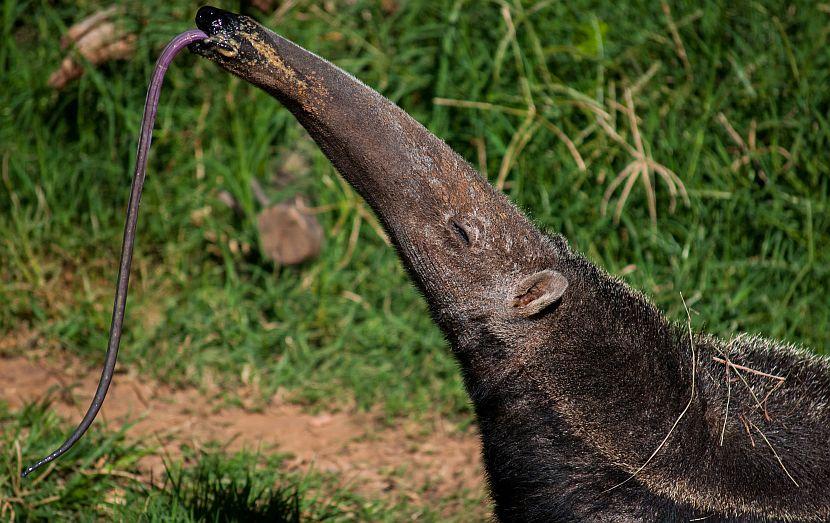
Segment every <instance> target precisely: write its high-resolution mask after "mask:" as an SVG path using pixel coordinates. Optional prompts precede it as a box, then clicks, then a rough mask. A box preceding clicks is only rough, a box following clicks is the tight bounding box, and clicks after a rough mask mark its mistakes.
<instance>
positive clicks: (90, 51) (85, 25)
mask: <svg viewBox="0 0 830 523" xmlns="http://www.w3.org/2000/svg"><path fill="white" fill-rule="evenodd" d="M119 14H120V8H119V7H118V6H112V7H109V8H107V9H104V10H102V11H98V12H97V13H94V14H93V15H91V16H88V17H87V18H85V19H83V20H81V21H80V22H78V23H76V24H75V25H73V26H72V27H70V28H69V29H68V30H67V32H66V35H64V36H63V38H62V39H61V48H62V49H66V48H67V47H69V46H73V45H74V47H75V49H76V51H77V52H78V53H80V55H81V56H83V57H84V58H85V59H87V60H89V61H90V62H91V63H92V64H94V65H98V64H101V63H104V62H108V61H110V60H124V59H127V58H129V57H131V56H132V55H133V53H134V52H135V41H136V36H135V35H134V34H129V33H127V32H126V30H124V29H123V27H122V25H123V24H122V23H121V21H120V20H118V19H117V17H118V15H119ZM113 18H116V19H115V20H113ZM82 74H84V68H83V65H81V64H79V63H78V62H76V61H75V59H74V58H73V57H72V55H71V54H70V55H67V56H66V58H64V59H63V61H62V62H61V65H60V67H58V69H57V70H55V71H54V72H53V73H52V74H51V75H50V76H49V85H50V86H51V87H54V88H55V89H58V90H60V89H63V88H64V87H65V86H66V84H68V83H69V82H71V81H72V80H74V79H76V78H78V77H80V76H81V75H82Z"/></svg>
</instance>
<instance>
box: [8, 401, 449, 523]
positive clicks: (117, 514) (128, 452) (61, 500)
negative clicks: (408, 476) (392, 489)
mask: <svg viewBox="0 0 830 523" xmlns="http://www.w3.org/2000/svg"><path fill="white" fill-rule="evenodd" d="M68 428H69V426H68V424H66V423H61V422H59V421H58V420H57V419H56V417H55V416H54V415H53V414H51V413H50V405H49V402H48V401H47V402H42V403H35V404H29V405H27V406H25V407H23V408H21V409H19V410H16V411H10V410H9V409H8V408H6V406H5V404H3V403H0V429H2V430H0V444H2V448H3V451H2V453H0V520H3V521H102V520H107V521H111V520H117V521H146V522H152V521H166V522H171V521H176V522H179V521H181V522H197V521H216V522H219V521H263V522H265V521H268V522H286V523H290V522H295V521H301V520H302V521H334V522H336V521H400V520H401V518H403V519H410V518H411V517H414V516H417V517H419V518H420V519H422V520H427V521H440V520H442V516H441V515H440V514H439V512H438V511H437V510H436V509H435V508H434V507H421V506H418V505H417V504H414V503H411V502H406V501H405V500H369V499H365V498H363V497H361V496H359V495H357V494H354V493H352V492H349V491H348V490H346V489H344V488H343V487H342V486H341V483H342V480H341V479H340V478H337V477H335V476H333V475H331V474H326V473H323V472H318V471H311V472H307V473H303V474H300V473H297V472H289V471H287V470H286V469H285V467H284V466H283V460H284V458H285V456H281V455H274V456H262V455H257V454H251V453H246V452H240V453H236V454H231V455H229V454H224V453H222V452H221V451H219V450H217V449H210V448H209V449H207V450H201V451H198V452H197V451H194V450H187V449H186V452H185V455H184V456H183V458H182V459H181V461H178V462H175V463H170V462H167V463H166V471H165V473H164V477H161V478H159V477H156V478H152V477H150V476H148V475H147V474H146V473H142V471H141V469H140V468H139V466H138V465H139V462H140V460H141V459H142V458H143V457H145V456H147V455H150V454H153V453H157V452H158V450H157V449H153V448H150V447H144V446H142V445H137V444H135V443H128V442H126V440H125V437H124V433H123V431H118V432H112V431H109V430H107V429H105V428H100V427H99V428H98V430H95V431H92V432H91V433H90V434H89V435H88V437H86V438H85V439H83V440H82V441H81V442H80V443H79V444H78V445H77V446H76V447H75V449H73V450H72V453H71V456H67V457H68V459H64V460H60V461H58V462H56V463H55V466H54V467H51V466H50V467H48V468H47V469H46V471H45V472H38V473H36V474H35V475H34V476H33V477H31V478H29V479H27V480H21V479H20V478H19V474H20V471H21V470H22V468H21V467H22V466H23V464H25V463H27V462H28V461H30V460H31V459H32V458H34V457H36V456H41V455H43V454H44V453H45V452H47V451H48V450H51V449H47V448H46V447H45V446H44V442H45V441H54V440H55V439H57V438H59V437H60V436H61V435H63V434H65V432H66V431H67V430H68Z"/></svg>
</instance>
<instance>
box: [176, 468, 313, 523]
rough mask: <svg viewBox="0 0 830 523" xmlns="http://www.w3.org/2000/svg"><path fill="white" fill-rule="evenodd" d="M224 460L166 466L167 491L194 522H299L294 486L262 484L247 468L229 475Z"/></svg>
mask: <svg viewBox="0 0 830 523" xmlns="http://www.w3.org/2000/svg"><path fill="white" fill-rule="evenodd" d="M226 466H227V465H226V463H223V462H222V461H221V460H220V459H218V458H217V457H216V456H206V457H205V458H203V459H202V460H201V461H200V462H199V463H198V464H197V465H196V467H194V468H193V469H190V470H187V471H182V470H181V469H178V470H176V469H173V468H172V467H171V466H170V465H168V466H167V481H166V483H167V484H166V485H165V490H167V491H168V492H169V493H170V494H171V496H172V497H173V499H174V500H175V502H177V503H179V504H180V505H181V507H182V508H184V509H185V510H186V511H187V512H189V513H190V514H191V516H192V517H193V519H194V520H197V521H216V522H218V521H273V522H298V521H300V497H299V494H298V492H297V490H296V489H291V488H283V487H275V486H268V485H262V484H260V483H261V482H258V481H256V480H255V479H254V478H252V476H251V474H250V472H249V471H246V472H245V474H244V476H243V477H239V476H235V475H232V474H228V471H227V470H226Z"/></svg>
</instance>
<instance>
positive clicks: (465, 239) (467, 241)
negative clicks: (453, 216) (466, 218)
mask: <svg viewBox="0 0 830 523" xmlns="http://www.w3.org/2000/svg"><path fill="white" fill-rule="evenodd" d="M450 225H452V228H453V230H454V231H455V234H457V235H458V237H459V238H461V241H463V242H464V244H465V245H468V246H469V245H470V235H469V234H467V231H466V230H465V229H464V227H462V226H461V225H459V224H458V222H456V221H455V220H451V221H450Z"/></svg>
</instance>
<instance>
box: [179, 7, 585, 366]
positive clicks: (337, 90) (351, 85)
mask: <svg viewBox="0 0 830 523" xmlns="http://www.w3.org/2000/svg"><path fill="white" fill-rule="evenodd" d="M196 24H197V25H198V26H199V28H200V29H202V30H203V31H205V32H206V33H207V34H208V35H209V38H208V39H207V40H204V41H202V42H199V43H196V44H193V45H192V46H191V49H192V50H193V51H194V52H196V53H198V54H200V55H202V56H204V57H206V58H208V59H210V60H212V61H214V62H216V63H217V64H218V65H219V66H220V67H222V68H224V69H226V70H228V71H230V72H231V73H233V74H235V75H237V76H239V77H241V78H243V79H245V80H247V81H249V82H251V83H253V84H255V85H257V86H258V87H260V88H262V89H263V90H265V91H267V92H268V93H270V94H271V95H273V96H274V97H275V98H277V99H278V100H280V101H281V102H282V103H283V104H284V105H285V106H286V107H287V108H288V109H289V110H291V111H292V112H293V113H294V115H295V116H296V117H297V119H298V120H299V121H300V123H301V124H302V125H303V126H304V127H305V128H306V129H307V130H308V132H309V133H310V134H311V136H312V138H313V139H314V140H315V141H316V142H317V143H318V144H319V146H320V148H321V149H322V150H323V152H324V153H325V154H326V155H327V156H328V158H329V159H330V160H331V161H332V163H333V164H334V165H335V167H336V168H337V169H338V170H339V171H340V173H341V174H342V175H343V176H344V178H345V179H346V180H347V181H348V182H349V183H350V184H351V185H352V186H353V187H354V188H355V189H356V190H357V191H358V192H359V193H360V194H361V196H362V197H363V198H364V199H365V200H366V201H367V202H368V203H369V205H370V206H371V207H372V209H373V210H374V212H375V213H376V214H377V215H378V217H379V218H380V220H381V222H382V224H383V226H384V228H385V229H386V231H387V233H388V234H389V237H390V238H391V240H392V242H393V243H394V245H395V246H396V248H397V250H398V253H399V255H400V257H401V259H402V260H403V262H404V264H405V266H406V268H407V270H408V271H409V273H410V275H411V276H412V278H413V279H414V281H415V282H416V284H417V285H418V287H419V288H420V289H421V291H422V292H423V294H424V295H425V297H426V298H427V300H428V302H429V305H430V309H431V311H432V314H433V316H434V318H435V319H436V321H437V322H438V324H439V325H440V326H441V327H442V329H443V330H444V332H445V333H446V334H447V335H448V337H449V338H450V341H451V342H452V344H453V347H454V349H455V350H456V351H457V352H459V353H460V355H462V356H461V357H462V360H465V359H468V360H472V361H468V363H471V364H472V366H473V367H479V366H481V365H482V364H483V365H484V366H485V367H486V366H487V363H486V362H485V360H487V361H492V360H491V358H489V357H485V358H483V359H482V358H481V357H480V356H486V355H484V354H481V352H482V351H481V350H479V349H481V348H482V347H483V346H484V345H486V346H487V347H489V348H490V349H492V348H493V347H497V350H495V353H497V354H501V355H508V354H510V352H511V345H516V346H518V345H521V346H522V347H523V348H524V349H527V348H528V345H529V344H530V345H533V344H535V343H545V341H546V339H547V338H548V334H547V333H552V332H554V331H555V330H556V329H553V328H551V327H552V324H553V323H555V322H556V321H557V311H558V310H559V309H561V308H562V307H564V306H565V304H566V302H567V300H568V296H569V294H570V293H572V292H573V289H574V285H573V282H570V283H571V285H570V287H569V280H570V276H569V274H568V272H569V270H568V269H567V266H568V263H567V262H566V259H567V258H568V257H569V256H570V254H569V253H570V251H569V250H568V248H567V246H566V245H565V242H564V240H562V239H561V238H559V237H548V236H546V235H544V234H542V233H541V232H539V230H537V229H536V228H535V227H534V226H533V225H532V224H531V223H530V221H529V220H528V219H527V218H526V217H525V216H524V215H523V214H522V213H520V212H519V211H518V210H517V209H516V208H515V207H514V206H513V205H512V204H511V203H510V202H509V201H508V200H507V199H506V197H505V196H504V195H503V194H502V193H500V192H499V191H497V190H496V189H494V188H493V187H492V186H491V185H490V184H489V183H487V181H486V180H485V179H484V178H483V177H482V176H481V175H479V173H478V172H476V171H475V170H474V169H473V168H472V167H471V166H470V165H469V164H468V163H467V162H465V161H464V160H463V159H462V158H461V157H460V156H458V155H457V154H456V153H455V152H453V151H452V149H450V148H449V147H448V146H447V145H446V144H445V143H444V142H443V141H441V140H440V139H438V138H436V137H435V136H434V135H432V134H431V133H430V132H429V131H427V130H426V129H425V128H424V127H423V126H421V125H420V124H419V123H418V122H416V121H415V120H413V119H412V118H411V117H410V116H409V115H407V114H406V113H405V112H404V111H402V110H401V109H400V108H398V107H397V106H396V105H395V104H393V103H392V102H390V101H389V100H387V99H386V98H384V97H382V96H381V95H380V94H378V93H377V92H375V91H374V90H372V89H370V88H369V87H367V86H366V85H364V84H363V83H361V82H360V81H359V80H357V79H355V78H354V77H353V76H351V75H350V74H348V73H346V72H345V71H343V70H341V69H340V68H338V67H336V66H334V65H332V64H331V63H329V62H327V61H325V60H323V59H322V58H320V57H318V56H317V55H315V54H313V53H311V52H309V51H306V50H305V49H303V48H301V47H299V46H297V45H295V44H293V43H292V42H289V41H288V40H286V39H284V38H282V37H280V36H278V35H277V34H275V33H273V32H271V31H269V30H268V29H266V28H264V27H263V26H261V25H260V24H258V23H257V22H255V21H254V20H252V19H251V18H248V17H246V16H241V15H237V14H233V13H229V12H226V11H222V10H220V9H216V8H213V7H203V8H202V9H200V10H199V12H198V14H197V16H196ZM534 327H538V328H534ZM482 337H487V341H486V343H485V342H484V341H483V339H482ZM488 350H489V349H488ZM490 352H493V351H492V350H491V351H490ZM465 368H467V370H472V369H470V368H469V365H465ZM479 370H480V371H482V372H488V371H490V370H492V369H488V368H480V369H479Z"/></svg>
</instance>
